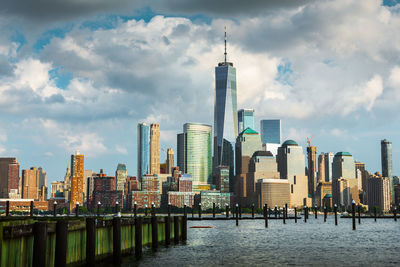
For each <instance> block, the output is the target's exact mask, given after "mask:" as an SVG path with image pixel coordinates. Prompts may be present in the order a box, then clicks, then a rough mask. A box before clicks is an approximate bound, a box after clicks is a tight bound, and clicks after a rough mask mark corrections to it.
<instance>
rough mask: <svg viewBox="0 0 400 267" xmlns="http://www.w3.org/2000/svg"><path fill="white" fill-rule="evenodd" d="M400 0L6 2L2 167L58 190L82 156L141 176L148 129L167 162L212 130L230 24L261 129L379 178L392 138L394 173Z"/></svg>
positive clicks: (233, 49)
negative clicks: (181, 144) (5, 159)
mask: <svg viewBox="0 0 400 267" xmlns="http://www.w3.org/2000/svg"><path fill="white" fill-rule="evenodd" d="M398 2H399V1H392V0H388V1H384V2H381V1H376V0H363V1H358V0H337V1H325V0H321V1H313V0H309V1H308V0H300V1H290V0H281V1H249V2H248V3H244V2H243V1H229V6H227V5H226V0H222V1H219V2H217V3H214V1H211V0H207V1H183V0H173V1H169V2H168V3H169V4H168V5H167V4H165V3H164V1H157V0H154V1H146V2H143V1H140V0H138V1H128V0H118V1H113V4H112V5H111V4H110V3H109V1H106V0H100V1H98V2H96V3H94V2H93V1H86V0H79V1H77V0H71V1H62V0H56V1H50V0H45V1H41V4H34V3H33V4H32V3H31V2H30V1H28V0H26V1H18V3H16V2H14V1H8V0H6V1H4V2H3V3H2V4H0V8H1V10H2V11H3V12H2V16H1V18H0V31H1V34H0V109H1V116H0V155H1V156H16V157H18V159H19V162H20V164H21V168H23V169H26V168H29V167H31V166H42V167H43V168H44V169H45V170H46V171H47V173H48V181H49V182H51V181H55V180H61V179H62V178H63V176H64V173H65V168H66V167H67V164H68V163H69V160H70V155H71V154H72V153H74V151H75V150H77V149H79V150H80V151H81V152H82V153H83V154H85V155H86V158H85V161H86V162H85V165H86V166H85V167H86V169H93V170H94V171H98V170H99V169H100V168H103V169H104V170H105V172H107V173H109V174H112V173H114V172H115V169H116V167H117V164H118V163H125V164H127V168H128V173H129V174H130V175H136V153H137V152H136V125H137V123H138V122H140V121H146V122H148V123H151V122H159V123H160V129H161V142H162V144H161V146H162V148H163V149H164V151H166V149H167V148H168V147H172V148H173V149H174V150H176V134H177V133H179V132H181V131H182V126H183V124H184V123H186V122H203V123H208V124H213V101H214V100H213V94H214V92H213V90H214V84H213V80H214V67H215V65H216V64H217V63H218V62H219V61H221V60H222V59H223V31H224V27H225V26H227V28H228V59H229V60H230V61H232V62H233V63H234V65H235V67H236V68H237V79H238V106H239V108H254V109H255V112H256V113H255V114H256V130H258V129H259V120H260V119H267V118H281V119H282V124H283V135H284V138H290V139H294V140H296V141H297V142H298V143H299V144H300V145H303V146H305V143H306V138H307V137H310V136H314V137H313V144H315V145H316V146H317V149H318V153H320V152H328V151H332V152H338V151H348V152H350V153H352V154H353V155H354V157H355V159H356V160H358V161H362V162H365V163H366V164H367V169H368V170H369V171H371V172H375V171H380V169H381V168H380V140H381V139H383V138H386V139H388V140H390V141H392V142H393V166H394V173H395V174H396V175H398V174H399V171H400V167H399V164H397V162H399V158H400V149H399V145H398V142H397V140H399V137H400V126H399V125H400V124H399V119H398V117H399V116H398V115H397V114H398V113H399V111H400V110H399V109H400V105H399V100H400V56H399V55H400V34H399V29H400V12H399V11H400V4H397V3H398ZM162 153H163V152H162ZM165 153H166V152H165ZM165 153H163V154H165ZM164 159H165V155H163V156H162V160H164Z"/></svg>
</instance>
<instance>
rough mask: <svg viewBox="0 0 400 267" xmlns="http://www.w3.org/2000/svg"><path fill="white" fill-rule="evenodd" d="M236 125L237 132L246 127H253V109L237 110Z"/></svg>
mask: <svg viewBox="0 0 400 267" xmlns="http://www.w3.org/2000/svg"><path fill="white" fill-rule="evenodd" d="M238 125H239V131H238V133H239V134H240V133H241V132H243V131H244V130H246V129H247V128H250V129H254V109H240V110H239V111H238Z"/></svg>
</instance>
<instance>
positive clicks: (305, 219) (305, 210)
mask: <svg viewBox="0 0 400 267" xmlns="http://www.w3.org/2000/svg"><path fill="white" fill-rule="evenodd" d="M304 222H305V223H306V222H307V206H304Z"/></svg>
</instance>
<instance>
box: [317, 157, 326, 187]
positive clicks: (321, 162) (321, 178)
mask: <svg viewBox="0 0 400 267" xmlns="http://www.w3.org/2000/svg"><path fill="white" fill-rule="evenodd" d="M321 182H325V154H324V153H321V154H320V155H319V156H318V183H321Z"/></svg>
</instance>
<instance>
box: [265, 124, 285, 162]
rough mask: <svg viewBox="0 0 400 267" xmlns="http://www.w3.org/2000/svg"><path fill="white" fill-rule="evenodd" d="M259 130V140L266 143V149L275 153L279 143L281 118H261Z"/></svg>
mask: <svg viewBox="0 0 400 267" xmlns="http://www.w3.org/2000/svg"><path fill="white" fill-rule="evenodd" d="M260 131H261V142H262V143H263V144H265V145H266V150H268V151H271V152H272V154H274V155H276V154H277V153H278V147H280V145H281V134H282V129H281V120H278V119H276V120H261V121H260Z"/></svg>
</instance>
